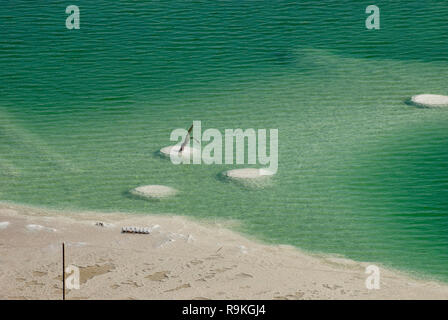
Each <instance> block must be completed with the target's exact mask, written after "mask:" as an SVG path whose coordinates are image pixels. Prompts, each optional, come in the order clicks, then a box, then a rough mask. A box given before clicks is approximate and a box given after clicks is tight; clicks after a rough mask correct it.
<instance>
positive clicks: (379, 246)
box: [0, 0, 448, 281]
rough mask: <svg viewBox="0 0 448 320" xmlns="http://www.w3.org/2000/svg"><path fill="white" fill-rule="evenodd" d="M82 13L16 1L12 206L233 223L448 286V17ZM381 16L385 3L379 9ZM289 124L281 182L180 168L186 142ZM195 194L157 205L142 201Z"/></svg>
mask: <svg viewBox="0 0 448 320" xmlns="http://www.w3.org/2000/svg"><path fill="white" fill-rule="evenodd" d="M70 4H77V5H79V7H80V10H81V29H80V30H67V29H66V28H65V18H66V16H67V15H66V14H65V7H66V6H67V5H68V4H67V3H66V1H47V2H46V4H45V5H42V4H38V2H33V3H31V2H29V1H4V2H2V5H1V6H0V30H1V37H0V80H1V81H0V199H1V200H3V201H12V202H18V203H24V204H29V205H38V206H45V207H50V208H58V209H79V210H82V209H90V210H98V211H124V212H137V213H142V214H145V213H151V214H182V215H187V216H193V217H196V218H210V219H215V218H217V219H234V220H238V221H240V227H238V230H240V231H243V232H246V233H248V234H251V235H254V236H256V237H257V238H259V239H263V240H265V241H268V242H271V243H287V244H292V245H296V246H297V247H300V248H302V249H306V250H311V251H314V252H323V253H331V254H341V255H344V256H346V257H348V258H352V259H356V260H363V261H375V262H379V263H383V264H385V265H387V266H391V267H396V268H400V269H403V270H407V271H410V272H416V273H418V274H422V275H427V276H430V277H434V278H437V279H441V280H444V281H448V268H447V266H448V167H447V165H448V130H447V127H448V109H443V108H439V109H422V108H415V107H412V106H410V105H407V104H406V103H405V101H406V100H407V99H408V98H409V97H410V96H412V95H414V94H418V93H436V94H448V88H447V87H446V84H447V79H448V55H447V52H448V28H447V24H448V5H447V4H446V2H444V1H425V2H423V3H422V2H420V1H419V2H417V1H375V4H376V5H377V6H379V7H380V9H381V30H377V31H368V30H366V28H365V25H364V21H365V18H366V17H367V15H366V14H365V13H364V11H365V7H366V6H367V4H361V3H359V1H347V0H345V1H300V2H299V1H297V2H292V1H219V2H218V1H169V2H168V1H167V2H161V1H147V2H143V1H138V2H137V1H119V2H118V1H117V2H115V1H114V2H113V3H112V2H111V1H104V0H102V1H99V0H98V1H74V2H73V3H70ZM368 4H370V3H368ZM192 120H201V121H202V127H203V129H206V128H217V129H219V130H221V131H222V132H224V129H226V128H277V129H278V130H279V170H278V173H277V175H276V176H275V178H274V179H273V181H272V183H271V185H269V186H266V187H265V188H260V189H254V188H245V187H242V186H240V185H237V184H233V183H229V182H225V181H222V180H221V179H220V178H219V174H220V173H221V172H222V171H224V170H227V169H229V168H238V166H237V165H212V166H206V165H202V166H199V165H190V166H174V165H172V164H171V163H170V162H169V161H167V160H165V159H162V158H160V157H159V156H157V155H156V152H157V150H159V149H160V148H161V147H163V146H166V145H170V144H171V142H170V141H169V136H170V133H171V131H172V130H173V129H175V128H186V127H188V126H189V124H190V123H191V122H192ZM144 184H164V185H168V186H172V187H175V188H177V189H179V190H180V191H181V193H180V194H179V195H178V196H176V197H175V198H173V199H172V200H168V201H159V202H154V201H144V200H138V199H135V198H132V197H129V196H128V194H127V191H128V190H129V189H131V188H134V187H136V186H139V185H144Z"/></svg>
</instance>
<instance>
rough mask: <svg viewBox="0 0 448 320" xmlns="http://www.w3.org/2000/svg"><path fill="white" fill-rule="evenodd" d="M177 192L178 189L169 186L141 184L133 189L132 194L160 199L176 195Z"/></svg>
mask: <svg viewBox="0 0 448 320" xmlns="http://www.w3.org/2000/svg"><path fill="white" fill-rule="evenodd" d="M176 193H177V190H176V189H174V188H171V187H168V186H162V185H156V184H153V185H147V186H140V187H137V188H135V189H132V190H131V194H133V195H136V196H139V197H143V198H150V199H160V198H166V197H169V196H174V195H175V194H176Z"/></svg>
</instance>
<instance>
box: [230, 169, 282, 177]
mask: <svg viewBox="0 0 448 320" xmlns="http://www.w3.org/2000/svg"><path fill="white" fill-rule="evenodd" d="M225 175H226V176H227V177H229V178H233V179H258V178H264V177H269V176H272V175H273V173H272V172H271V171H269V170H268V169H255V168H244V169H234V170H229V171H226V172H225Z"/></svg>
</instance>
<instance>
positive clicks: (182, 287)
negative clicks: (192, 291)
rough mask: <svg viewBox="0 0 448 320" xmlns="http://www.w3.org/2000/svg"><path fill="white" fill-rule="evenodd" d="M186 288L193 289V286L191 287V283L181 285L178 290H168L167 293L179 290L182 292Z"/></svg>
mask: <svg viewBox="0 0 448 320" xmlns="http://www.w3.org/2000/svg"><path fill="white" fill-rule="evenodd" d="M186 288H191V285H190V284H189V283H186V284H183V285H181V286H178V287H176V288H174V289H169V290H166V291H165V292H172V291H177V290H180V289H186Z"/></svg>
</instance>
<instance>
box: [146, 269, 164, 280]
mask: <svg viewBox="0 0 448 320" xmlns="http://www.w3.org/2000/svg"><path fill="white" fill-rule="evenodd" d="M169 273H170V272H169V271H159V272H156V273H153V274H150V275H148V276H146V277H145V278H147V279H149V280H151V281H164V280H166V279H168V278H169V277H168V274H169Z"/></svg>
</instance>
